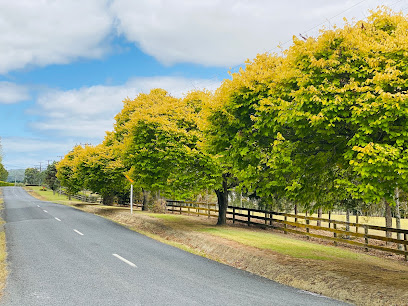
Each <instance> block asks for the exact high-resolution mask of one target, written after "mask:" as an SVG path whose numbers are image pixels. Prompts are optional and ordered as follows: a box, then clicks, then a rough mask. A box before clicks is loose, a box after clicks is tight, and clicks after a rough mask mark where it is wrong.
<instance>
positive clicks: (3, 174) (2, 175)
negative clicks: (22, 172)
mask: <svg viewBox="0 0 408 306" xmlns="http://www.w3.org/2000/svg"><path fill="white" fill-rule="evenodd" d="M8 174H9V173H8V171H7V170H6V169H5V168H4V166H3V164H2V163H0V181H6V180H7V177H8Z"/></svg>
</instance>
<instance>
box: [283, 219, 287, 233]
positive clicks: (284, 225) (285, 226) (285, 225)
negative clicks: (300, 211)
mask: <svg viewBox="0 0 408 306" xmlns="http://www.w3.org/2000/svg"><path fill="white" fill-rule="evenodd" d="M283 219H284V220H285V222H286V221H288V217H287V216H286V215H285V216H284V217H283ZM283 227H284V228H285V229H287V228H288V225H287V224H286V223H284V224H283ZM284 233H285V235H287V234H288V232H287V231H284Z"/></svg>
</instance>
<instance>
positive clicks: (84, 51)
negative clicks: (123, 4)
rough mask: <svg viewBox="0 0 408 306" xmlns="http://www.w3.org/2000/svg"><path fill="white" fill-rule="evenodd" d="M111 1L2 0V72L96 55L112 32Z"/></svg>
mask: <svg viewBox="0 0 408 306" xmlns="http://www.w3.org/2000/svg"><path fill="white" fill-rule="evenodd" d="M107 5H108V0H87V1H72V0H58V1H51V0H48V1H47V0H36V1H32V0H18V1H10V0H0V28H1V31H0V54H1V57H2V59H1V61H0V73H6V72H8V71H11V70H14V69H19V68H23V67H25V66H27V65H38V66H44V65H48V64H55V63H58V64H60V63H68V62H70V61H72V60H75V59H77V58H78V57H86V58H97V57H100V56H101V55H103V54H104V53H105V51H106V44H105V43H104V40H105V39H106V37H107V36H108V35H109V34H110V33H111V31H112V25H113V17H112V16H111V14H110V12H109V9H108V6H107Z"/></svg>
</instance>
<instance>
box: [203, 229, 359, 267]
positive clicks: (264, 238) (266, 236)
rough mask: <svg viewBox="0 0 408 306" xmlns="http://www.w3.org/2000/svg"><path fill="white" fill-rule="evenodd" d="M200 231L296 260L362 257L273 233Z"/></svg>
mask: <svg viewBox="0 0 408 306" xmlns="http://www.w3.org/2000/svg"><path fill="white" fill-rule="evenodd" d="M200 231H202V232H206V233H209V234H211V235H215V236H218V237H222V238H225V239H228V240H232V241H236V242H239V243H242V244H244V245H248V246H252V247H256V248H259V249H265V250H272V251H274V252H277V253H281V254H285V255H289V256H292V257H295V258H307V259H316V260H331V259H335V258H345V259H358V258H359V257H360V256H361V255H360V254H357V253H354V252H351V251H347V250H343V249H340V248H336V247H331V246H326V245H320V244H317V243H311V242H306V241H302V240H297V239H292V238H288V237H284V236H282V235H279V234H278V235H277V234H273V233H262V232H253V231H248V230H243V229H233V228H226V227H220V228H219V227H212V228H204V229H200Z"/></svg>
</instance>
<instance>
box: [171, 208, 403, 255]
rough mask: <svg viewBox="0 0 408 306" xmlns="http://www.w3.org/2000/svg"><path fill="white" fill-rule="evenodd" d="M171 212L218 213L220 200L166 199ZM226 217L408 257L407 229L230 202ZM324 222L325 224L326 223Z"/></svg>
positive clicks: (250, 224) (252, 224)
mask: <svg viewBox="0 0 408 306" xmlns="http://www.w3.org/2000/svg"><path fill="white" fill-rule="evenodd" d="M167 210H168V211H169V212H171V213H177V214H183V213H184V214H189V215H202V216H208V217H217V216H218V214H217V213H218V209H217V204H211V203H197V202H184V201H167ZM227 219H228V220H231V221H232V223H236V222H239V223H244V224H247V225H248V226H259V227H264V228H266V227H270V228H274V229H277V230H281V231H283V232H284V233H288V232H289V233H295V234H300V235H304V236H307V237H314V238H320V239H324V240H330V241H333V242H334V244H335V245H337V243H338V242H341V243H346V244H351V245H355V246H359V247H362V248H364V249H365V250H366V251H368V249H376V250H381V251H384V252H389V253H394V254H399V255H403V256H405V260H408V250H407V246H408V230H405V229H396V228H387V227H383V226H376V225H369V224H361V223H353V222H346V221H338V220H333V219H326V218H317V217H311V216H305V215H299V214H297V215H295V214H288V213H282V212H274V211H266V210H260V209H250V208H242V207H235V206H228V210H227ZM324 225H325V226H324Z"/></svg>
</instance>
